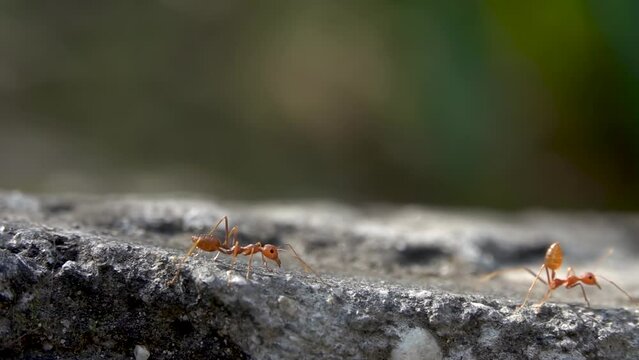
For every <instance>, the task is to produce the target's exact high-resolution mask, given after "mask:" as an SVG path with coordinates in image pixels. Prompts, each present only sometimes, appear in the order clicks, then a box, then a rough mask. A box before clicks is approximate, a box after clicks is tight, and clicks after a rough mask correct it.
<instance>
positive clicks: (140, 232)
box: [0, 192, 639, 359]
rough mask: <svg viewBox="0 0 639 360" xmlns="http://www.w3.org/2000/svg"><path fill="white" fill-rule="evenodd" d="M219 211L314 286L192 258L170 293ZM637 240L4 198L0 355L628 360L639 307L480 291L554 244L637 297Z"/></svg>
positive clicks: (278, 211)
mask: <svg viewBox="0 0 639 360" xmlns="http://www.w3.org/2000/svg"><path fill="white" fill-rule="evenodd" d="M223 215H228V216H229V218H230V220H231V223H232V224H237V225H239V227H240V234H241V236H240V240H241V241H242V242H243V243H248V242H256V241H262V242H263V243H266V242H268V243H273V244H277V245H282V244H285V243H291V244H293V246H294V247H295V248H296V249H297V251H298V252H299V253H300V255H301V256H302V257H303V258H304V259H305V260H306V262H308V263H309V264H311V265H312V266H313V267H314V268H315V270H317V271H318V272H319V273H321V277H322V280H323V282H322V281H320V280H319V279H318V278H316V277H315V276H313V275H312V274H304V273H303V272H302V271H301V267H300V266H299V264H297V263H296V261H295V260H294V259H293V258H292V257H290V256H287V254H282V262H283V269H281V270H279V271H275V272H271V271H268V270H265V269H263V268H262V267H261V266H256V268H255V271H254V273H253V275H252V277H251V279H250V280H246V279H245V278H244V272H245V270H246V262H245V260H244V259H242V260H243V261H244V262H240V263H239V264H238V265H237V267H236V271H229V269H230V259H229V258H228V257H221V258H220V259H218V261H216V262H214V261H213V257H212V254H208V253H201V254H200V255H198V256H195V257H192V258H190V259H189V261H188V262H187V264H186V266H185V267H184V270H183V272H182V274H181V276H180V278H179V280H178V281H177V282H176V283H175V284H173V285H169V284H168V282H169V280H170V279H171V278H172V277H173V276H174V275H175V273H176V269H177V266H178V263H179V260H180V259H181V257H182V256H183V255H184V253H185V250H186V249H187V247H188V246H189V245H190V235H192V234H195V233H203V232H206V231H208V228H210V226H211V225H213V224H214V223H215V222H216V220H217V219H219V218H220V217H221V216H223ZM638 235H639V216H636V215H628V214H597V213H580V214H556V213H544V212H528V213H520V214H512V215H505V214H498V213H489V212H459V211H450V210H442V209H429V208H422V207H414V206H407V207H387V206H370V207H367V208H351V207H347V206H343V205H339V204H333V203H327V202H324V203H322V202H309V203H261V204H246V203H217V202H213V201H210V202H208V201H201V200H194V199H188V198H184V197H163V198H151V197H146V198H143V197H134V196H117V197H88V196H30V195H25V194H21V193H16V192H4V193H0V341H1V343H0V357H2V358H34V359H55V358H132V357H134V349H137V350H135V351H136V354H137V356H141V355H142V356H143V357H144V356H147V355H148V354H147V353H146V352H145V351H146V350H147V349H148V353H150V357H149V358H150V359H173V358H176V359H177V358H189V359H198V358H221V359H222V358H230V359H231V358H232V359H237V358H255V359H281V358H295V359H297V358H308V359H312V358H328V359H331V358H335V359H344V358H362V359H363V358H366V359H386V358H393V359H442V358H444V359H497V358H499V359H522V358H523V359H525V358H531V359H581V358H586V359H588V358H606V359H637V358H639V328H638V323H639V312H638V310H637V307H636V304H633V303H631V302H630V301H629V300H628V299H627V298H625V297H624V295H623V294H621V293H620V292H618V291H617V290H616V289H615V288H614V287H612V286H611V285H610V284H608V283H605V282H603V283H602V286H603V288H604V291H599V290H597V289H587V291H588V294H589V297H590V299H591V302H592V305H593V307H592V308H587V307H585V304H584V302H583V299H582V298H581V293H580V291H579V290H578V289H572V290H565V289H559V290H557V291H556V292H555V294H554V295H553V298H552V299H551V302H549V303H547V304H545V305H543V306H542V307H541V308H534V307H526V308H525V309H523V310H522V311H519V312H517V311H515V308H516V306H517V305H518V304H519V303H520V302H521V300H522V298H523V296H524V295H525V293H526V291H527V288H528V285H529V283H530V280H531V277H530V276H529V275H527V274H526V273H525V272H516V271H514V272H511V273H508V274H505V275H504V276H503V277H500V278H497V279H494V280H492V281H489V282H479V280H478V279H479V275H481V274H482V273H485V272H488V271H491V270H494V269H497V268H501V267H512V266H522V265H526V266H530V267H535V268H538V266H539V265H540V264H541V261H542V259H543V254H544V251H545V248H546V247H547V246H548V245H549V244H550V243H552V242H554V241H559V242H560V243H561V244H562V246H563V248H564V253H565V255H566V260H565V262H566V263H569V264H570V265H575V266H576V268H577V270H578V271H579V270H586V269H588V270H593V271H596V272H597V273H601V274H603V273H605V274H606V276H607V277H609V278H612V279H615V280H616V281H617V282H618V283H619V285H622V286H623V287H624V288H625V289H626V290H627V291H628V292H630V293H631V294H632V295H633V296H635V297H636V296H637V295H639V279H638V277H637V276H631V274H634V275H636V274H638V273H639V268H638V265H637V262H636V260H635V259H636V257H637V255H639V241H637V239H636V237H637V236H638ZM608 247H613V248H614V249H615V253H614V254H613V255H612V256H611V257H610V258H608V259H607V260H604V261H601V262H597V261H596V259H597V258H598V257H599V256H600V255H601V254H602V253H604V252H605V250H606V249H607V248H608ZM257 263H259V259H258V261H257ZM593 267H596V268H597V269H593ZM563 271H565V270H562V273H561V274H560V275H562V276H563ZM542 285H543V284H542ZM542 294H543V286H540V287H539V289H538V290H537V291H535V292H534V294H533V296H534V300H537V299H538V298H539V297H540V296H541V295H542Z"/></svg>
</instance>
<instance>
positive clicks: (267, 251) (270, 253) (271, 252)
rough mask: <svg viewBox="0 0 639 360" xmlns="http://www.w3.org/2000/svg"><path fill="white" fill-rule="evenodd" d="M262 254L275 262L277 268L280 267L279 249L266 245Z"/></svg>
mask: <svg viewBox="0 0 639 360" xmlns="http://www.w3.org/2000/svg"><path fill="white" fill-rule="evenodd" d="M262 254H264V256H266V257H267V258H269V259H271V260H273V261H275V262H276V263H277V266H278V267H279V266H280V264H281V261H280V258H279V255H278V253H277V247H276V246H274V245H270V244H269V245H264V247H263V248H262Z"/></svg>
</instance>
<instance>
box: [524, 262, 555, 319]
mask: <svg viewBox="0 0 639 360" xmlns="http://www.w3.org/2000/svg"><path fill="white" fill-rule="evenodd" d="M544 269H546V275H547V274H548V268H546V264H543V265H541V267H540V268H539V271H538V272H537V275H535V280H533V282H532V285H530V288H529V289H528V294H526V297H525V298H524V302H523V303H522V304H521V305H519V307H518V308H517V310H519V309H521V308H523V307H524V306H526V303H528V298H529V297H530V294H531V293H532V291H533V288H534V287H535V285H536V284H537V280H539V276H540V275H541V272H542V271H543V270H544Z"/></svg>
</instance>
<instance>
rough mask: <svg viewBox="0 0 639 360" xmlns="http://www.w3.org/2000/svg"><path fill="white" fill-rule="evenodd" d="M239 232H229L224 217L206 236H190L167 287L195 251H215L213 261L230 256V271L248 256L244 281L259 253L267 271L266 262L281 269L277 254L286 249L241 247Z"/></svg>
mask: <svg viewBox="0 0 639 360" xmlns="http://www.w3.org/2000/svg"><path fill="white" fill-rule="evenodd" d="M222 222H224V228H225V236H224V239H223V240H222V239H220V238H219V237H218V236H217V235H215V232H216V231H217V229H218V227H219V226H220V225H221V224H222ZM239 231H240V230H239V228H238V227H237V226H233V228H232V229H231V230H230V231H229V221H228V217H227V216H224V217H222V218H221V219H220V221H218V222H217V224H215V226H214V227H213V228H212V229H211V231H209V232H208V233H207V234H200V235H193V236H191V241H193V245H192V246H191V248H190V249H189V251H188V252H187V253H186V256H185V257H184V259H182V261H181V262H180V264H179V267H178V270H177V273H176V274H175V277H173V279H171V281H169V285H172V284H173V283H175V281H177V279H178V277H179V276H180V272H181V271H182V269H183V267H184V263H185V262H186V260H187V259H188V258H189V257H190V256H191V255H192V254H193V252H194V251H195V249H201V250H204V251H208V252H213V251H217V254H216V255H215V258H213V261H216V260H217V258H218V256H220V254H225V255H230V256H231V257H232V259H233V260H232V261H231V267H232V269H235V263H236V261H237V257H238V255H244V256H249V261H248V269H247V271H246V279H249V277H250V275H251V270H252V269H253V255H255V254H256V253H260V254H261V255H262V265H264V267H266V268H267V269H270V268H269V267H268V263H267V260H271V261H273V262H275V263H276V264H277V266H278V267H281V264H282V262H281V260H280V259H279V252H280V251H287V249H281V248H278V247H277V246H275V245H272V244H265V245H262V243H260V242H257V243H255V244H248V245H245V246H241V245H240V243H239V240H238V239H237V236H238V233H239ZM231 238H232V239H233V246H232V247H229V240H231ZM285 245H286V246H287V247H288V248H289V249H290V251H291V252H292V256H293V257H294V258H295V259H297V260H298V261H299V262H300V263H301V264H302V266H303V267H304V271H306V272H308V271H310V272H312V273H313V274H315V276H317V278H318V279H319V280H320V281H321V282H322V283H324V284H326V283H325V282H324V281H323V280H322V278H321V277H320V276H319V274H317V273H316V272H315V270H313V269H312V268H311V267H310V266H309V265H308V264H307V263H306V262H305V261H304V260H302V258H301V257H300V256H299V255H298V254H297V252H296V251H295V249H293V246H291V244H285ZM229 280H230V279H229Z"/></svg>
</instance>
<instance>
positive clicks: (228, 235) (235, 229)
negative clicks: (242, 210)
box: [222, 226, 240, 248]
mask: <svg viewBox="0 0 639 360" xmlns="http://www.w3.org/2000/svg"><path fill="white" fill-rule="evenodd" d="M239 232H240V228H238V227H237V226H233V228H232V229H231V231H230V232H228V231H227V233H226V238H225V239H224V244H223V245H222V246H223V247H225V248H227V247H228V245H229V240H230V239H231V236H233V245H235V243H236V242H238V243H239V241H237V235H238V234H239Z"/></svg>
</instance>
